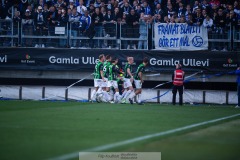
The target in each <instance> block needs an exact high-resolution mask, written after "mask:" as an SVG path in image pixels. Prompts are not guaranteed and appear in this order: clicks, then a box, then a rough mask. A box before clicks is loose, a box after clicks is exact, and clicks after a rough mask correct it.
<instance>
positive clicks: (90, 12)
mask: <svg viewBox="0 0 240 160" xmlns="http://www.w3.org/2000/svg"><path fill="white" fill-rule="evenodd" d="M94 12H95V7H94V5H93V4H90V6H89V9H88V14H89V15H90V16H92V14H93V13H94Z"/></svg>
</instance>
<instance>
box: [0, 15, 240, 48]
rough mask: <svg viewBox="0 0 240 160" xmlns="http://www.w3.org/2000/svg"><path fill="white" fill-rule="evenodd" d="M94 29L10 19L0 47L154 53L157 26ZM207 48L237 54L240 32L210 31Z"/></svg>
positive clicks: (0, 28) (1, 27)
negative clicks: (84, 29) (27, 22)
mask: <svg viewBox="0 0 240 160" xmlns="http://www.w3.org/2000/svg"><path fill="white" fill-rule="evenodd" d="M79 26H81V24H80V23H79ZM91 27H92V29H89V30H87V31H83V30H81V28H80V27H79V28H72V25H71V23H67V24H66V25H65V26H59V25H55V26H39V25H36V24H34V23H32V24H23V23H20V22H14V21H12V20H11V19H8V20H0V47H15V46H17V47H38V48H39V47H41V48H45V47H48V48H72V49H87V48H105V49H120V50H133V49H134V50H135V49H138V50H149V49H155V46H154V24H153V25H151V24H146V23H145V24H144V23H141V22H140V23H139V24H137V25H135V26H134V25H129V24H127V23H124V22H106V23H102V25H99V26H90V27H89V28H91ZM149 34H151V35H149ZM208 44H209V45H208V46H209V48H208V49H209V50H212V51H233V50H238V49H239V48H240V31H239V29H236V28H234V27H233V28H231V27H230V26H229V28H228V29H226V30H223V29H220V28H214V29H209V30H208Z"/></svg>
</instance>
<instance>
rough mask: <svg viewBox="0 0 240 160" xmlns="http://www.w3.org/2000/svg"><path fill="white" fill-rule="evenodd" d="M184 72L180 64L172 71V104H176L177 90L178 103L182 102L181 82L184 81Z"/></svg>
mask: <svg viewBox="0 0 240 160" xmlns="http://www.w3.org/2000/svg"><path fill="white" fill-rule="evenodd" d="M184 77H185V73H184V71H183V70H182V65H181V64H177V65H176V70H175V71H174V73H173V75H172V81H173V89H172V93H173V97H172V104H173V105H175V104H176V95H177V92H178V94H179V105H182V104H183V82H184Z"/></svg>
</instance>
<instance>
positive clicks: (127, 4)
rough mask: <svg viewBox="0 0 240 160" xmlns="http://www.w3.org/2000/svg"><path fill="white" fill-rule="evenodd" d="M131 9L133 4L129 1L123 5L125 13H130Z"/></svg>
mask: <svg viewBox="0 0 240 160" xmlns="http://www.w3.org/2000/svg"><path fill="white" fill-rule="evenodd" d="M130 11H131V6H130V5H129V3H128V2H126V3H125V4H124V6H123V7H122V12H123V13H125V14H126V15H128V14H129V13H130Z"/></svg>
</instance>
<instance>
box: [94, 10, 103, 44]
mask: <svg viewBox="0 0 240 160" xmlns="http://www.w3.org/2000/svg"><path fill="white" fill-rule="evenodd" d="M102 22H103V14H102V13H101V12H100V9H99V8H95V13H93V15H92V23H94V27H95V30H96V35H95V36H96V37H103V24H102ZM102 45H103V42H102V40H99V39H96V40H94V47H97V48H102Z"/></svg>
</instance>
